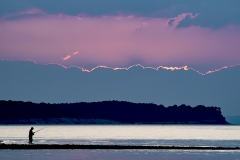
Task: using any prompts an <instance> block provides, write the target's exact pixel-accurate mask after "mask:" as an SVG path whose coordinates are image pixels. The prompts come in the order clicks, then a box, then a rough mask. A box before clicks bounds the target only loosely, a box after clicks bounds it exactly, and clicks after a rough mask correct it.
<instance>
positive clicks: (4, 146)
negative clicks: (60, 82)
mask: <svg viewBox="0 0 240 160" xmlns="http://www.w3.org/2000/svg"><path fill="white" fill-rule="evenodd" d="M0 149H161V150H163V149H167V150H172V149H174V150H240V148H239V147H235V148H233V147H196V146H195V147H194V146H124V145H75V144H63V145H60V144H32V145H29V144H0Z"/></svg>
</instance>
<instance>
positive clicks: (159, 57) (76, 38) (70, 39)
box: [0, 9, 240, 67]
mask: <svg viewBox="0 0 240 160" xmlns="http://www.w3.org/2000/svg"><path fill="white" fill-rule="evenodd" d="M26 15H28V16H26ZM29 15H30V16H29ZM186 16H189V17H190V18H191V19H194V18H195V17H197V16H198V14H196V15H193V14H192V13H182V14H181V15H176V17H169V18H148V17H137V16H134V15H119V16H99V17H87V16H86V17H83V16H69V15H64V14H59V15H49V14H46V13H44V12H43V11H40V10H38V9H33V10H29V11H26V12H20V13H18V14H15V15H9V16H8V17H5V18H2V20H1V21H0V35H1V37H0V59H4V60H32V61H36V62H37V63H44V64H46V63H59V64H63V65H66V66H70V65H75V66H79V67H88V64H91V65H96V66H97V65H107V66H112V67H117V66H119V67H122V66H125V67H127V66H129V65H133V64H132V63H133V62H135V61H139V62H141V64H142V65H147V66H160V65H168V64H169V65H188V66H189V65H190V67H191V65H193V64H196V65H199V66H201V65H203V66H204V65H211V66H214V65H216V66H218V67H219V66H225V65H234V64H237V63H239V62H240V52H239V51H240V45H239V44H240V26H236V25H229V26H227V27H225V28H220V29H211V28H203V27H198V26H191V27H186V28H177V27H176V26H177V24H178V23H180V22H181V21H182V20H184V18H185V17H186ZM11 17H14V18H11Z"/></svg>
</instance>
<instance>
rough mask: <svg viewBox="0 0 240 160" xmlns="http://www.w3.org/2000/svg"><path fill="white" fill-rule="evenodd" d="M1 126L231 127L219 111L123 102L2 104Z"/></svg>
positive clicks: (0, 103) (15, 102)
mask: <svg viewBox="0 0 240 160" xmlns="http://www.w3.org/2000/svg"><path fill="white" fill-rule="evenodd" d="M0 113H1V117H0V124H228V122H227V121H226V120H225V118H224V117H223V115H222V113H221V109H220V108H219V107H205V106H203V105H198V106H196V107H191V106H188V105H185V104H182V105H180V106H177V105H174V106H169V107H164V106H163V105H156V104H153V103H148V104H146V103H131V102H123V101H121V102H119V101H103V102H91V103H86V102H80V103H71V104H67V103H64V104H63V103H61V104H49V103H48V104H46V103H39V104H38V103H32V102H22V101H0Z"/></svg>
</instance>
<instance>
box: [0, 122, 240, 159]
mask: <svg viewBox="0 0 240 160" xmlns="http://www.w3.org/2000/svg"><path fill="white" fill-rule="evenodd" d="M31 127H32V126H29V125H2V126H0V140H2V141H3V142H4V143H6V144H11V143H17V144H25V143H27V142H28V132H29V129H30V128H31ZM33 127H34V131H37V130H39V129H42V128H44V129H42V130H40V131H39V132H37V133H36V134H35V136H34V140H33V142H34V143H36V144H101V145H104V144H111V145H164V146H173V145H174V146H222V147H237V146H238V147H240V126H235V125H232V126H231V125H36V126H33ZM26 158H27V159H28V158H31V159H125V160H126V159H234V160H237V159H238V160H240V152H239V151H194V150H193V151H187V150H185V151H184V150H172V151H169V150H71V151H69V150H0V159H26Z"/></svg>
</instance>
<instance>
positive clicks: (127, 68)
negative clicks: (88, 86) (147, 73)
mask: <svg viewBox="0 0 240 160" xmlns="http://www.w3.org/2000/svg"><path fill="white" fill-rule="evenodd" d="M1 61H5V60H4V59H1ZM8 62H32V63H34V64H37V65H58V66H60V67H62V68H64V69H69V68H77V69H79V70H81V71H82V72H88V73H89V72H93V71H94V70H96V69H99V68H103V69H111V70H114V71H116V70H126V71H128V70H130V69H131V68H133V67H141V68H142V69H152V70H156V71H158V70H159V69H165V70H171V71H174V70H184V71H188V70H192V71H194V72H196V73H198V74H199V75H202V76H205V75H208V74H212V73H215V72H219V71H221V70H223V69H227V68H232V67H237V66H240V64H235V65H229V66H223V67H221V68H218V69H215V70H209V71H207V72H205V73H202V72H200V71H198V70H196V69H194V68H191V67H189V68H188V66H182V67H176V66H175V67H167V66H158V67H146V66H143V65H141V64H134V65H131V66H129V67H109V66H105V65H99V66H96V67H94V68H92V69H85V68H83V67H78V66H68V67H67V66H65V65H62V64H59V63H47V64H39V63H37V62H35V61H32V60H26V61H8Z"/></svg>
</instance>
